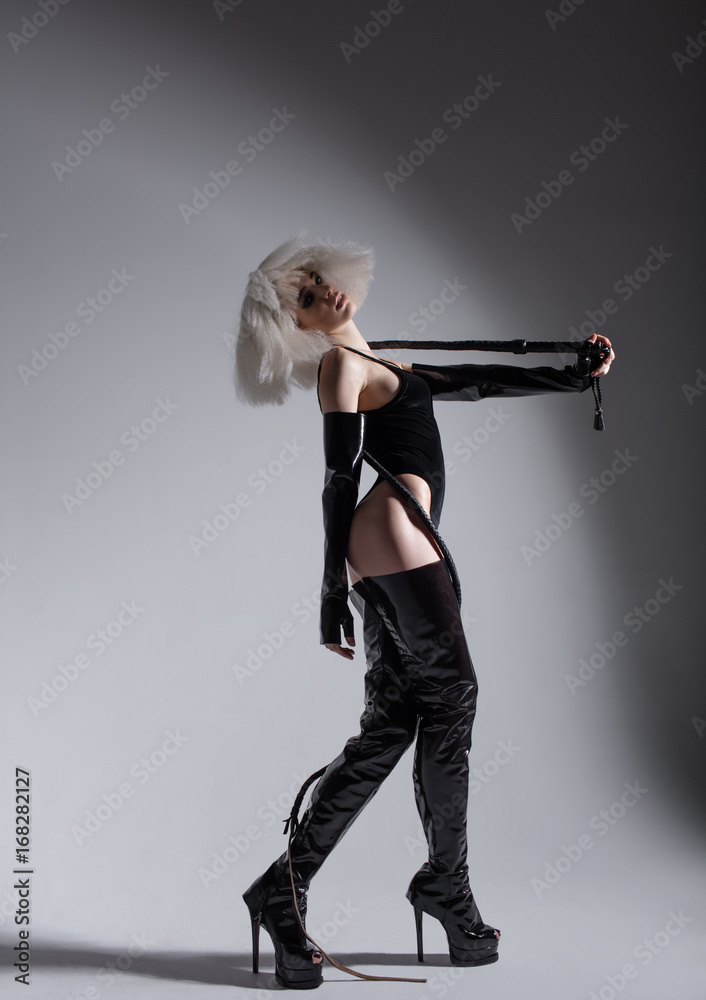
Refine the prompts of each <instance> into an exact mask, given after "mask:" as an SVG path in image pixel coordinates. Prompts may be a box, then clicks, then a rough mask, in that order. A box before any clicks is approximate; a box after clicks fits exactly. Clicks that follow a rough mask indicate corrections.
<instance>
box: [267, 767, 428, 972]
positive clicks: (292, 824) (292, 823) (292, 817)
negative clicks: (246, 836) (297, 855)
mask: <svg viewBox="0 0 706 1000" xmlns="http://www.w3.org/2000/svg"><path fill="white" fill-rule="evenodd" d="M328 766H329V765H328V764H327V765H326V767H322V768H321V769H320V770H319V771H315V772H314V774H311V775H310V776H309V777H308V778H307V779H306V781H305V782H304V784H303V785H302V786H301V788H300V789H299V792H298V794H297V797H296V799H295V800H294V805H293V806H292V811H291V813H290V814H289V816H288V817H287V819H286V820H285V821H284V833H287V831H288V830H289V840H288V841H287V861H288V863H289V880H290V883H291V886H292V900H293V902H294V912H295V913H296V915H297V920H298V921H299V926H300V927H301V930H302V933H303V934H304V936H305V937H306V939H307V941H311V943H312V944H313V945H314V947H315V948H317V949H318V951H320V952H321V954H322V955H323V956H324V958H325V959H327V961H329V962H330V963H331V965H333V967H334V968H335V969H339V971H341V972H347V973H348V975H350V976H356V977H357V978H358V979H369V980H371V981H372V982H376V983H426V979H408V978H405V977H403V976H369V975H368V974H367V973H366V972H357V971H356V970H355V969H349V968H348V966H347V965H342V964H341V963H340V962H337V961H336V959H335V958H331V956H330V955H329V954H328V953H327V952H325V951H324V949H323V948H322V947H321V945H320V944H317V942H316V941H315V940H314V939H313V937H311V935H310V934H309V933H308V932H307V929H306V927H305V926H304V921H303V919H302V915H301V913H300V912H299V904H298V903H297V890H296V886H295V883H294V870H293V868H292V839H293V837H294V834H295V833H296V831H297V828H298V826H299V809H300V808H301V804H302V801H303V799H304V795H305V793H306V790H307V788H308V787H309V785H311V784H312V782H314V781H316V780H317V778H320V777H321V775H322V774H323V773H324V772H325V771H326V769H327V768H328Z"/></svg>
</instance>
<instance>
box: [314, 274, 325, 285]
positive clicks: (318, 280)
mask: <svg viewBox="0 0 706 1000" xmlns="http://www.w3.org/2000/svg"><path fill="white" fill-rule="evenodd" d="M312 274H313V275H314V284H315V285H320V284H321V282H322V281H323V278H322V277H321V275H320V274H317V273H316V271H312Z"/></svg>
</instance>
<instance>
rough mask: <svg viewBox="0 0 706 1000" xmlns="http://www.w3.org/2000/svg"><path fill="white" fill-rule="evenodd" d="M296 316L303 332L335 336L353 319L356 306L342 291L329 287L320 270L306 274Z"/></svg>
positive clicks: (301, 284) (300, 286)
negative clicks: (309, 331)
mask: <svg viewBox="0 0 706 1000" xmlns="http://www.w3.org/2000/svg"><path fill="white" fill-rule="evenodd" d="M298 284H299V296H298V298H297V306H296V309H295V313H296V316H297V320H298V322H299V326H300V327H301V328H302V329H303V330H307V329H308V330H323V332H324V333H329V334H331V333H335V332H336V330H340V329H341V327H343V326H345V324H346V323H347V322H348V321H349V320H351V319H352V318H353V315H354V313H355V311H356V308H357V306H356V304H355V302H353V300H352V299H349V298H348V296H347V295H344V294H343V292H342V291H340V289H336V288H333V286H332V285H329V284H327V283H326V282H325V281H324V279H323V278H322V277H321V275H320V274H319V273H318V271H310V272H309V273H308V274H303V275H302V277H301V279H300V281H299V282H298Z"/></svg>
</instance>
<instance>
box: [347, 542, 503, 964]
mask: <svg viewBox="0 0 706 1000" xmlns="http://www.w3.org/2000/svg"><path fill="white" fill-rule="evenodd" d="M361 584H362V586H364V587H365V590H366V592H367V594H368V596H369V599H370V600H372V601H373V602H374V603H375V606H376V608H377V610H378V613H379V614H380V616H381V617H382V618H383V620H384V621H385V623H386V625H387V628H388V631H389V632H390V634H391V635H392V637H393V639H394V641H395V644H396V646H397V648H398V652H399V653H400V656H401V658H402V660H403V662H404V665H405V667H406V670H407V673H408V675H409V677H410V678H411V681H412V688H413V695H414V699H415V703H416V708H417V712H418V713H419V731H418V736H417V746H416V751H415V762H414V783H415V795H416V799H417V807H418V809H419V814H420V817H421V820H422V825H423V828H424V832H425V834H426V838H427V842H428V844H429V861H428V862H427V863H426V864H425V865H423V866H422V868H421V870H420V871H419V872H418V873H417V874H416V875H415V876H414V878H413V879H412V882H411V884H410V887H409V890H408V892H407V898H408V899H409V901H410V902H411V903H412V905H413V906H414V909H415V917H416V923H417V944H418V954H419V959H420V961H422V960H423V951H422V933H421V927H422V914H423V913H428V914H429V915H430V916H433V917H436V918H437V919H438V920H440V921H441V923H442V925H443V927H444V929H445V931H446V934H447V938H448V942H449V954H450V958H451V961H452V963H453V964H455V965H480V964H488V963H490V962H494V961H496V960H497V957H498V954H497V949H498V937H499V931H496V930H495V928H493V927H490V926H489V925H487V924H485V923H484V922H483V920H482V918H481V915H480V912H479V910H478V907H477V905H476V902H475V900H474V898H473V893H472V892H471V889H470V885H469V881H468V867H467V860H466V856H467V833H466V816H467V809H468V777H469V774H468V753H469V750H470V747H471V730H472V727H473V720H474V717H475V710H476V698H477V692H478V685H477V680H476V675H475V670H474V668H473V664H472V661H471V657H470V654H469V651H468V646H467V644H466V639H465V635H464V632H463V624H462V621H461V615H460V609H459V606H458V600H457V598H456V594H455V591H454V589H453V585H452V582H451V578H450V576H449V573H448V571H447V569H446V566H445V564H444V562H443V560H440V561H437V562H435V563H431V564H429V565H427V566H420V567H418V568H417V569H413V570H406V571H403V572H400V573H390V574H385V575H383V576H373V577H365V578H364V579H363V581H361Z"/></svg>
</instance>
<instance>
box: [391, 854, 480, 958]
mask: <svg viewBox="0 0 706 1000" xmlns="http://www.w3.org/2000/svg"><path fill="white" fill-rule="evenodd" d="M407 899H408V900H409V901H410V903H411V904H412V906H413V907H414V916H415V920H416V926H417V956H418V958H419V961H420V962H423V961H424V958H423V953H422V914H423V913H428V914H429V916H430V917H435V918H436V919H437V920H438V921H439V922H440V923H441V926H442V927H443V928H444V930H445V931H446V938H447V940H448V943H449V958H450V960H451V964H452V965H459V966H470V965H490V964H491V963H492V962H497V960H498V957H499V956H498V938H499V936H500V931H498V930H496V928H495V927H491V926H490V925H489V924H485V923H483V920H482V918H481V915H480V913H479V912H478V907H477V906H476V903H475V900H474V899H473V893H472V892H471V889H470V886H469V884H468V873H467V870H463V871H460V872H455V873H453V874H450V875H449V874H436V873H434V872H432V871H431V870H430V867H429V865H428V864H425V865H423V866H422V868H421V870H420V871H419V872H417V874H416V875H415V876H414V878H413V879H412V882H411V884H410V887H409V889H408V891H407Z"/></svg>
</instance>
